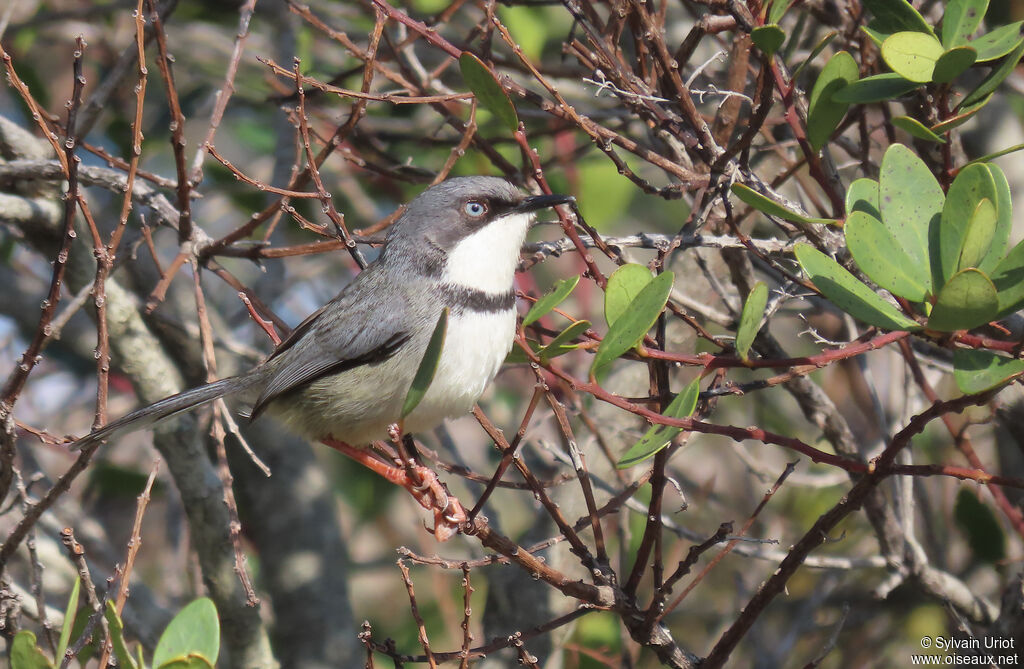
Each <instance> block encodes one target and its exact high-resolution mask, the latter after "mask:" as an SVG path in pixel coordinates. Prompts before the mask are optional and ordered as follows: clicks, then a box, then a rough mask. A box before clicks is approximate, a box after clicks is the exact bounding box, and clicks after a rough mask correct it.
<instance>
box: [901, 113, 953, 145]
mask: <svg viewBox="0 0 1024 669" xmlns="http://www.w3.org/2000/svg"><path fill="white" fill-rule="evenodd" d="M892 124H893V125H894V126H896V127H897V128H900V129H901V130H904V131H906V132H908V133H910V135H911V136H913V137H917V138H918V139H923V140H925V141H927V142H937V143H939V144H945V143H946V140H945V139H943V138H942V137H939V136H938V135H936V134H935V133H934V132H932V131H931V130H929V129H928V127H927V126H926V125H925V124H924V123H921V122H920V121H918V120H917V119H916V118H911V117H909V116H894V117H893V118H892Z"/></svg>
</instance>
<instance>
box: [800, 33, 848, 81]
mask: <svg viewBox="0 0 1024 669" xmlns="http://www.w3.org/2000/svg"><path fill="white" fill-rule="evenodd" d="M838 34H839V33H838V32H836V31H835V30H830V31H828V32H827V33H825V36H824V37H822V38H821V39H820V40H819V41H818V43H817V44H815V45H814V48H813V49H811V52H810V53H809V54H808V55H807V58H805V59H804V62H802V63H800V65H799V66H797V68H796V69H795V70H793V75H792V76H791V77H790V81H796V79H797V77H799V76H800V73H801V72H803V71H804V68H806V67H807V66H808V65H810V64H811V63H813V62H814V59H815V58H817V57H818V55H819V54H820V53H821V52H822V51H824V50H825V47H827V46H828V45H829V44H831V43H832V40H834V39H835V38H836V35H838ZM844 90H845V89H844Z"/></svg>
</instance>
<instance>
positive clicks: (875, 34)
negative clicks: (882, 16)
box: [860, 21, 896, 49]
mask: <svg viewBox="0 0 1024 669" xmlns="http://www.w3.org/2000/svg"><path fill="white" fill-rule="evenodd" d="M878 25H879V24H878V22H877V21H872V22H871V23H869V24H868V25H866V26H861V27H860V29H861V30H862V31H863V32H864V34H865V35H867V36H868V37H870V38H871V41H872V42H874V43H875V46H877V47H878V48H879V49H881V48H882V42H884V41H885V38H886V37H888V36H889V35H891V34H892V32H883V31H881V30H879V29H878ZM893 32H896V31H893Z"/></svg>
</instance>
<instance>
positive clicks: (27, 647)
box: [10, 630, 53, 669]
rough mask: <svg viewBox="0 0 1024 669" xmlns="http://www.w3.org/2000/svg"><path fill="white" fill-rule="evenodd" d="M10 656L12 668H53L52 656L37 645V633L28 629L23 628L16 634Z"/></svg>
mask: <svg viewBox="0 0 1024 669" xmlns="http://www.w3.org/2000/svg"><path fill="white" fill-rule="evenodd" d="M10 658H11V669H53V663H52V662H50V658H48V657H46V655H44V654H43V651H41V650H39V646H37V645H36V635H35V634H33V633H32V632H30V631H28V630H22V631H20V632H18V633H17V634H15V635H14V640H13V641H11V648H10Z"/></svg>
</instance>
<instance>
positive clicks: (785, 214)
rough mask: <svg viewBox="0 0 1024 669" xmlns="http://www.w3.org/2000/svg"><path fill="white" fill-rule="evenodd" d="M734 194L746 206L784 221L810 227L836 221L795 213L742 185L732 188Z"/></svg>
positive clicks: (737, 184) (738, 184)
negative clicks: (804, 224)
mask: <svg viewBox="0 0 1024 669" xmlns="http://www.w3.org/2000/svg"><path fill="white" fill-rule="evenodd" d="M730 190H731V191H732V194H733V195H735V196H736V197H738V198H739V199H740V201H741V202H743V203H744V204H749V205H750V206H751V207H753V208H754V209H757V210H758V211H760V212H762V213H765V214H768V215H769V216H778V217H779V218H781V219H782V220H784V221H792V222H794V223H806V224H808V225H820V224H824V225H832V224H834V223H835V220H833V219H831V218H811V217H810V216H804V215H803V214H798V213H797V212H795V211H792V210H790V209H786V208H785V207H783V206H782V205H781V204H779V203H777V202H776V201H775V200H772V199H770V198H767V197H765V196H764V195H761V194H760V193H758V192H757V191H756V190H754V189H753V188H751V187H750V186H744V185H743V184H741V183H734V184H733V185H732V188H730Z"/></svg>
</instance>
